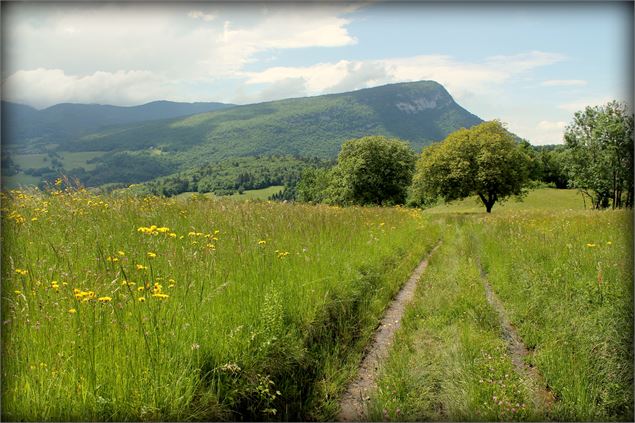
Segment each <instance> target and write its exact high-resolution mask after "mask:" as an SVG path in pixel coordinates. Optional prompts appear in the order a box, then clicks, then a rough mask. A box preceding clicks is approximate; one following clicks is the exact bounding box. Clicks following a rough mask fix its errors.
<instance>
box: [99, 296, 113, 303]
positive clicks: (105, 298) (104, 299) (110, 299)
mask: <svg viewBox="0 0 635 423" xmlns="http://www.w3.org/2000/svg"><path fill="white" fill-rule="evenodd" d="M97 301H99V302H100V303H109V302H111V301H112V297H99V298H97Z"/></svg>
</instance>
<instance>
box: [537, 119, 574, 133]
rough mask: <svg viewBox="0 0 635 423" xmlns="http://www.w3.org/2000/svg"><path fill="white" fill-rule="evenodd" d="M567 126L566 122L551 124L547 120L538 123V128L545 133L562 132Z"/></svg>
mask: <svg viewBox="0 0 635 423" xmlns="http://www.w3.org/2000/svg"><path fill="white" fill-rule="evenodd" d="M566 126H567V122H563V121H557V122H552V121H549V120H541V121H540V122H538V128H539V129H542V130H545V131H554V130H563V129H564V128H565V127H566Z"/></svg>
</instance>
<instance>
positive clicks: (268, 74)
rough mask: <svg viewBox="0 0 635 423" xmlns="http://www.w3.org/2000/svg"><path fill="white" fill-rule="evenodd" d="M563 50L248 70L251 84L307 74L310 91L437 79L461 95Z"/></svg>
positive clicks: (491, 84) (498, 81) (547, 60)
mask: <svg viewBox="0 0 635 423" xmlns="http://www.w3.org/2000/svg"><path fill="white" fill-rule="evenodd" d="M563 59H564V57H563V56H561V55H559V54H554V53H545V52H530V53H523V54H518V55H512V56H505V57H503V56H496V57H490V58H486V59H484V60H483V61H480V62H465V61H459V60H456V59H454V58H452V57H450V56H443V55H425V56H424V55H422V56H414V57H402V58H388V59H384V60H366V61H348V60H340V61H338V62H334V63H318V64H315V65H311V66H299V67H271V68H268V69H265V70H263V71H259V72H242V73H240V75H242V76H244V77H246V78H247V79H246V83H247V84H267V83H274V82H278V81H282V80H285V79H287V78H302V79H304V80H305V81H306V87H307V90H308V91H309V94H313V95H315V94H322V93H326V92H337V91H340V90H351V89H358V88H364V87H368V86H374V85H379V84H381V83H390V82H407V81H419V80H434V81H437V82H439V83H441V84H442V85H444V86H445V87H446V88H447V89H448V91H450V92H451V93H452V95H453V96H455V97H456V98H463V97H470V96H473V95H477V94H482V93H490V92H491V89H492V87H496V86H499V85H501V84H502V83H504V82H506V81H507V80H509V79H510V78H512V77H514V76H516V75H520V74H523V73H525V72H528V71H530V70H532V69H534V68H538V67H541V66H547V65H550V64H553V63H556V62H558V61H561V60H563Z"/></svg>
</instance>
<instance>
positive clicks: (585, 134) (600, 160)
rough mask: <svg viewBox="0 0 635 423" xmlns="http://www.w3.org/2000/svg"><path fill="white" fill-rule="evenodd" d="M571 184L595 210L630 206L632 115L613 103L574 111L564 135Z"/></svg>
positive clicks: (631, 190) (631, 194)
mask: <svg viewBox="0 0 635 423" xmlns="http://www.w3.org/2000/svg"><path fill="white" fill-rule="evenodd" d="M564 140H565V144H566V146H567V150H568V151H567V153H568V155H567V158H566V168H567V171H568V173H569V178H570V181H571V185H572V186H573V187H575V188H578V189H579V190H580V191H581V192H582V193H583V194H585V195H586V196H588V197H589V199H590V200H591V203H592V204H593V207H594V208H607V207H609V206H610V205H612V207H613V208H615V207H623V206H625V207H633V115H632V113H629V112H628V111H627V108H626V105H624V104H621V103H618V102H617V101H612V102H609V103H607V104H606V105H604V106H595V107H590V106H589V107H586V109H585V110H584V111H579V112H576V113H575V115H574V118H573V122H572V123H571V124H570V125H569V126H567V128H566V130H565V134H564Z"/></svg>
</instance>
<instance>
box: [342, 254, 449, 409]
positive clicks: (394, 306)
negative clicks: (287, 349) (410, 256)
mask: <svg viewBox="0 0 635 423" xmlns="http://www.w3.org/2000/svg"><path fill="white" fill-rule="evenodd" d="M440 244H441V241H439V242H438V243H437V244H436V245H435V247H434V248H433V249H432V250H431V251H430V253H429V254H428V256H427V257H426V258H425V259H424V260H422V261H421V263H419V265H418V266H417V268H416V269H415V270H414V272H413V273H412V275H410V278H409V279H408V281H407V282H406V283H405V284H404V286H403V287H402V288H401V290H400V291H399V293H398V294H397V295H396V296H395V299H394V300H393V301H392V303H391V304H390V305H389V306H388V308H387V310H386V313H385V314H384V317H383V318H382V320H381V322H380V324H379V327H378V328H377V330H376V332H375V335H374V336H373V340H372V342H371V343H370V344H369V345H370V346H369V347H368V348H367V350H366V351H365V354H364V359H363V360H362V363H361V365H360V368H359V373H358V375H357V378H356V379H355V380H354V381H353V382H352V383H351V384H350V385H349V386H348V389H347V390H346V393H345V394H344V396H343V397H342V403H341V407H340V412H339V414H338V415H337V420H338V421H360V420H364V418H365V417H366V412H367V410H366V405H367V403H368V400H369V396H368V394H369V392H370V391H371V390H373V389H374V388H375V387H376V382H375V378H376V377H377V370H378V367H379V363H380V362H382V361H383V360H384V359H386V358H387V356H388V349H389V347H390V345H391V344H392V340H393V338H394V336H395V332H396V331H397V329H399V327H400V326H401V318H402V317H403V314H404V311H405V309H406V306H407V305H408V303H410V301H412V299H413V297H414V293H415V290H416V287H417V282H418V281H419V279H420V278H421V275H422V274H423V272H424V270H425V269H426V267H427V266H428V260H429V258H430V257H431V256H432V254H433V253H434V251H435V250H436V249H437V248H438V247H439V245H440Z"/></svg>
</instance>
